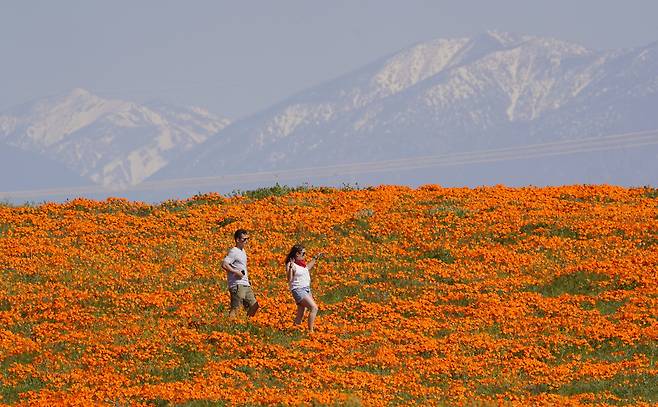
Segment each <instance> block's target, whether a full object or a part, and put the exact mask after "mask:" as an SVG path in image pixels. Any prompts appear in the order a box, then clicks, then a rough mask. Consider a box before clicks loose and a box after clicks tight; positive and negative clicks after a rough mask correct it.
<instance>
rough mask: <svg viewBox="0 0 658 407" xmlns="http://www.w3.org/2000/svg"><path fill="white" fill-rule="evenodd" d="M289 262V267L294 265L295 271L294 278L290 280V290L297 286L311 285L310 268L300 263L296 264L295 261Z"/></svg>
mask: <svg viewBox="0 0 658 407" xmlns="http://www.w3.org/2000/svg"><path fill="white" fill-rule="evenodd" d="M288 264H289V267H292V269H293V271H294V273H293V276H292V280H290V283H289V284H288V286H289V288H290V290H294V289H296V288H303V287H310V286H311V273H309V271H308V268H307V267H302V266H300V265H299V264H295V262H290V263H288Z"/></svg>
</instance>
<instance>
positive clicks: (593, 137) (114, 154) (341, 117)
mask: <svg viewBox="0 0 658 407" xmlns="http://www.w3.org/2000/svg"><path fill="white" fill-rule="evenodd" d="M657 113H658V42H656V43H652V44H649V45H648V46H645V47H640V48H635V49H626V50H609V51H594V50H589V49H586V48H584V47H582V46H580V45H577V44H572V43H569V42H564V41H559V40H555V39H550V38H538V37H531V36H521V35H513V34H508V33H501V32H488V33H485V34H482V35H479V36H476V37H474V38H461V39H437V40H433V41H428V42H425V43H421V44H417V45H415V46H413V47H410V48H408V49H404V50H402V51H400V52H398V53H395V54H393V55H390V56H388V57H385V58H382V59H381V60H379V61H376V62H373V63H372V64H370V65H368V66H365V67H363V68H361V69H359V70H357V71H355V72H352V73H348V74H346V75H343V76H341V77H339V78H336V79H334V80H330V81H328V82H326V83H324V84H321V85H319V86H317V87H313V88H311V89H308V90H307V91H304V92H301V93H299V94H296V95H294V96H292V97H290V98H289V99H287V100H284V101H282V102H280V103H278V104H277V105H275V106H273V107H271V108H269V109H267V110H265V111H262V112H260V113H257V114H255V115H253V116H249V117H246V118H244V119H241V120H238V121H235V122H233V123H231V124H230V125H227V124H228V121H227V120H226V119H222V118H219V117H216V116H213V115H210V114H209V113H207V112H203V111H201V110H199V109H182V108H175V107H166V108H165V107H162V106H139V105H136V104H134V103H130V102H123V101H108V100H104V99H101V98H99V97H97V96H94V95H91V94H90V93H88V92H86V91H82V90H75V91H73V92H72V93H71V94H69V95H66V96H64V97H59V98H50V99H44V100H42V101H38V102H36V103H34V104H30V105H25V106H21V107H19V108H16V109H13V110H12V111H9V112H5V113H3V114H0V143H4V144H7V145H10V146H14V147H18V148H21V149H23V150H26V151H31V152H36V153H39V154H42V155H44V156H47V157H50V158H52V159H54V160H55V161H57V162H59V163H61V164H64V165H65V166H66V167H67V168H68V169H70V170H73V171H75V172H76V173H77V174H78V175H80V176H82V177H85V178H87V179H89V180H91V181H93V182H94V183H96V184H99V185H103V186H108V187H113V188H124V187H129V186H133V187H134V186H139V185H140V183H142V182H143V181H144V180H146V181H147V182H146V184H148V183H151V185H154V184H157V183H163V182H164V181H165V180H168V179H176V178H195V177H221V176H229V177H228V178H226V180H227V181H226V182H230V180H231V178H230V176H231V175H240V174H250V173H254V172H260V173H264V174H263V175H262V177H261V178H258V177H255V178H253V177H252V178H250V179H251V181H249V182H252V183H253V185H257V181H258V182H268V180H269V181H270V183H271V182H273V181H272V180H274V179H276V174H277V173H279V172H280V173H282V174H288V175H290V174H294V173H295V169H300V168H316V167H321V166H329V167H331V166H336V165H353V166H354V168H356V169H355V170H354V171H353V175H352V178H349V180H356V181H362V180H365V182H366V183H367V182H369V181H370V182H392V183H404V184H418V183H423V182H433V183H439V184H444V185H450V184H455V185H469V186H473V185H481V184H490V183H502V184H528V183H531V184H544V185H550V184H554V185H557V184H562V183H617V184H626V185H645V184H655V183H656V177H655V174H658V164H657V163H658V147H657V145H658V140H655V139H656V137H654V136H651V135H650V136H643V137H644V138H643V139H642V143H640V142H638V141H637V138H635V139H633V137H635V136H633V135H630V136H629V137H628V138H627V139H624V138H623V137H621V138H616V139H615V142H614V143H612V142H609V141H605V140H606V139H605V137H606V136H609V135H615V134H624V133H637V132H646V131H649V132H650V131H654V130H656V129H658V114H657ZM652 137H653V138H652ZM579 140H580V141H579ZM597 140H598V141H597ZM632 140H635V144H633V143H631V141H632ZM547 143H565V144H564V145H565V146H567V147H564V148H562V149H561V150H559V149H558V150H556V151H557V152H555V151H553V152H551V154H545V153H544V154H543V155H542V154H537V151H539V152H541V151H544V152H546V151H547V150H546V148H544V147H542V148H539V149H535V150H534V151H535V153H528V151H521V150H518V147H520V146H528V145H538V144H540V145H546V144H547ZM615 143H616V144H615ZM603 144H605V145H606V147H604V148H603V147H601V146H602V145H603ZM576 146H578V147H576ZM503 148H511V149H512V151H516V153H513V154H512V153H509V154H507V155H505V156H504V158H500V157H503V156H501V155H498V157H499V158H497V159H495V160H491V157H493V156H492V153H487V152H488V151H491V150H499V149H503ZM514 149H516V150H514ZM598 150H604V151H598ZM455 154H462V156H464V154H466V155H469V154H470V155H469V157H476V158H477V157H480V158H478V159H475V158H472V159H471V160H470V161H469V163H466V164H464V163H461V164H460V163H459V162H457V164H459V165H457V164H451V165H448V164H445V163H444V164H441V165H436V166H434V167H429V166H427V168H425V169H423V170H422V171H419V170H418V169H414V165H407V167H405V166H404V165H401V166H399V167H396V168H395V171H386V170H385V169H381V168H380V169H379V170H377V171H370V172H371V173H372V174H371V175H365V174H364V175H363V176H359V175H358V174H359V169H358V168H360V167H359V165H362V164H363V163H371V162H378V161H382V160H399V159H402V160H407V161H405V162H406V163H409V164H413V162H414V159H415V157H426V156H445V157H449V156H451V155H455ZM482 157H484V158H482ZM487 157H489V158H487ZM487 160H489V161H495V162H494V163H488V162H487ZM444 161H445V160H444ZM466 161H468V160H466ZM437 162H438V161H437ZM446 162H447V161H446ZM391 168H394V167H391ZM364 172H365V171H364ZM238 179H240V178H239V177H234V178H233V180H234V182H238V181H237V180H238ZM245 179H246V178H245ZM289 179H291V180H294V179H295V177H294V176H293V177H291V178H289ZM296 179H297V181H298V182H304V181H306V182H310V183H331V182H338V181H340V180H341V178H340V177H336V176H332V172H331V170H328V171H325V172H324V173H322V172H313V171H308V170H304V171H299V175H298V177H297V178H296ZM344 179H345V178H342V180H344ZM282 180H283V178H282ZM217 182H218V185H220V184H221V182H222V181H221V180H218V181H217ZM246 182H247V181H245V183H246ZM186 183H190V185H189V188H187V190H189V191H193V190H195V189H199V188H198V186H195V185H193V184H194V181H190V180H188V181H183V182H179V183H171V184H170V187H171V188H179V189H180V190H185V189H186V185H185V184H186ZM292 183H295V182H294V181H292ZM146 184H143V185H146ZM58 186H65V185H64V184H62V185H58ZM206 186H208V187H209V189H212V188H210V186H211V183H208V184H206ZM243 186H244V185H239V184H233V185H230V187H232V188H241V187H243ZM226 187H228V186H227V185H226V184H224V188H226ZM215 189H216V188H215ZM0 190H7V188H4V187H0ZM172 190H173V189H172Z"/></svg>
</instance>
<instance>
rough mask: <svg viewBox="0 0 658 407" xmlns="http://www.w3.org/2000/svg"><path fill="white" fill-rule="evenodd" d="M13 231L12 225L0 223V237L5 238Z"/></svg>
mask: <svg viewBox="0 0 658 407" xmlns="http://www.w3.org/2000/svg"><path fill="white" fill-rule="evenodd" d="M11 229H12V226H11V223H0V237H4V236H5V234H7V232H9V231H10V230H11Z"/></svg>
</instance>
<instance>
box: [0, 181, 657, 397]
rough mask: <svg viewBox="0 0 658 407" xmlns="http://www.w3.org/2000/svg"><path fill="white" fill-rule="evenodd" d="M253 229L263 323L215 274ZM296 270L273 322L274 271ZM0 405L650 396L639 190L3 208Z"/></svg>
mask: <svg viewBox="0 0 658 407" xmlns="http://www.w3.org/2000/svg"><path fill="white" fill-rule="evenodd" d="M237 228H245V229H248V230H249V231H250V236H251V239H250V240H249V243H248V245H247V253H248V255H249V265H250V280H251V282H252V285H253V288H254V291H255V294H256V297H257V298H258V300H259V302H260V304H261V309H260V310H259V312H258V314H257V315H256V316H255V317H254V318H252V319H250V320H247V319H246V318H245V316H244V314H242V315H240V317H239V318H238V319H237V320H236V321H232V320H229V319H228V317H227V313H228V293H227V291H226V276H225V273H224V272H223V271H221V269H220V262H221V260H222V259H223V257H224V255H225V253H226V251H227V249H229V248H230V247H231V246H232V243H233V239H232V234H233V232H234V231H235V230H236V229H237ZM298 242H299V243H303V244H305V246H306V248H307V251H308V252H309V254H311V255H312V254H314V253H317V252H319V251H324V252H325V253H326V256H325V258H324V259H323V260H321V261H320V263H319V264H318V266H316V268H314V269H313V271H312V287H313V294H314V296H315V298H316V301H317V302H318V305H319V307H320V312H319V314H318V319H317V321H316V333H315V334H313V335H309V334H308V333H307V331H306V329H304V328H299V327H295V326H293V324H292V320H293V318H294V313H295V305H294V302H293V300H292V297H291V296H290V293H289V292H288V288H287V284H286V280H285V270H284V267H283V264H282V262H283V259H284V257H285V255H286V253H287V251H288V249H289V248H290V247H291V246H292V245H293V244H294V243H298ZM0 273H1V278H0V396H1V397H2V399H1V400H0V402H2V403H10V404H11V403H34V404H51V403H57V402H61V403H67V404H76V403H77V404H88V403H96V404H105V403H107V404H114V405H116V404H124V403H128V404H160V405H165V404H168V403H171V404H177V405H223V404H251V405H253V404H270V403H275V404H294V405H297V404H313V403H315V404H320V405H359V404H363V405H383V404H402V405H446V404H447V405H453V404H462V403H470V402H472V403H475V404H477V403H480V404H482V403H484V404H488V403H490V404H499V403H511V404H520V405H527V404H550V405H556V404H558V405H577V404H589V403H592V402H594V403H600V404H605V403H607V404H628V403H633V404H647V405H649V404H654V403H657V402H658V396H657V395H658V378H657V377H658V376H657V374H658V366H657V365H656V360H657V357H658V321H657V313H656V310H657V309H658V191H657V190H654V189H650V188H635V189H625V188H618V187H611V186H571V187H554V188H517V189H514V188H506V187H491V188H477V189H466V188H464V189H451V188H442V187H438V186H424V187H421V188H418V189H410V188H406V187H397V186H382V187H377V188H371V189H350V188H344V189H342V190H337V189H329V188H282V187H275V188H272V189H264V190H258V191H252V192H249V193H243V194H241V195H238V196H233V197H222V196H219V195H202V196H196V197H194V198H192V199H190V200H187V201H168V202H164V203H161V204H159V205H147V204H143V203H137V202H128V201H125V200H120V199H110V200H107V201H104V202H96V201H89V200H83V199H78V200H74V201H71V202H68V203H65V204H53V203H45V204H41V205H39V206H21V207H12V206H8V205H5V206H0Z"/></svg>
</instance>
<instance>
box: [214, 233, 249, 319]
mask: <svg viewBox="0 0 658 407" xmlns="http://www.w3.org/2000/svg"><path fill="white" fill-rule="evenodd" d="M233 238H234V239H235V247H233V248H231V249H230V250H229V251H228V254H227V255H226V257H225V258H224V261H223V262H222V268H223V269H224V270H226V277H227V279H228V291H229V293H230V294H231V310H230V311H229V313H228V315H229V317H231V318H235V316H236V315H237V313H238V309H240V305H242V306H243V307H244V308H245V310H247V316H249V317H252V316H254V314H256V311H258V301H256V297H255V296H254V292H253V290H252V289H251V285H250V284H249V272H248V271H247V253H246V252H245V250H244V246H245V245H246V244H247V240H249V232H247V231H246V230H244V229H238V230H236V231H235V233H234V234H233Z"/></svg>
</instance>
